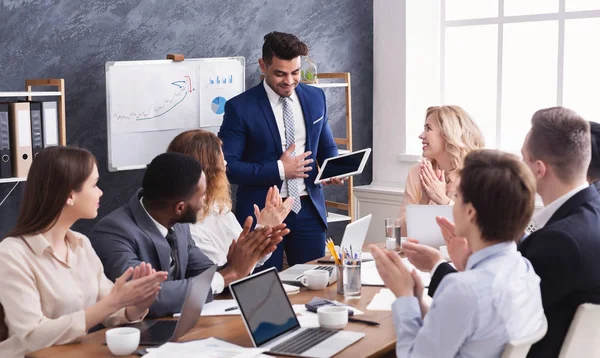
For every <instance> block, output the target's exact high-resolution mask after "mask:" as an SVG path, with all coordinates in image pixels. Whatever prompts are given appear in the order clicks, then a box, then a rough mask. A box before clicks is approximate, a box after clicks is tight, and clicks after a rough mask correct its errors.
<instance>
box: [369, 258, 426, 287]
mask: <svg viewBox="0 0 600 358" xmlns="http://www.w3.org/2000/svg"><path fill="white" fill-rule="evenodd" d="M402 263H404V264H405V265H406V267H407V268H408V269H409V270H410V271H412V269H414V268H415V267H414V266H413V265H412V264H411V263H410V262H409V261H408V259H406V258H403V259H402ZM417 273H418V274H419V276H420V277H421V281H423V285H424V286H425V287H429V283H430V282H431V275H430V274H429V272H422V271H419V270H417ZM360 279H361V283H362V284H363V285H365V286H385V285H384V284H383V280H382V279H381V277H380V276H379V272H377V267H375V261H369V262H363V264H362V267H361V272H360Z"/></svg>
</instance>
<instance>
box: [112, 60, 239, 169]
mask: <svg viewBox="0 0 600 358" xmlns="http://www.w3.org/2000/svg"><path fill="white" fill-rule="evenodd" d="M105 70H106V118H107V126H106V128H107V137H108V170H110V171H119V170H131V169H142V168H145V167H146V165H147V164H148V163H150V161H152V159H153V158H154V157H156V156H157V155H158V154H160V153H163V152H165V151H166V149H167V146H168V145H169V143H170V142H171V140H173V138H175V136H177V135H178V134H179V133H181V132H184V131H186V130H189V129H195V128H203V129H206V130H210V131H212V132H215V133H216V132H217V131H218V129H219V127H220V126H221V123H222V121H223V112H224V109H225V102H226V101H228V100H229V99H231V98H232V97H234V96H236V95H238V94H240V93H242V92H244V90H245V59H244V57H222V58H221V57H220V58H198V59H186V60H184V61H182V62H173V61H172V60H157V61H119V62H107V63H106V66H105Z"/></svg>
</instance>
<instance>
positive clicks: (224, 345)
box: [144, 337, 266, 358]
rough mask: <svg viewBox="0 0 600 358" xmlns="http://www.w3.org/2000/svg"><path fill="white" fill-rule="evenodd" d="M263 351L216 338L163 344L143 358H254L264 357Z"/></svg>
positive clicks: (151, 349)
mask: <svg viewBox="0 0 600 358" xmlns="http://www.w3.org/2000/svg"><path fill="white" fill-rule="evenodd" d="M265 351H266V350H265V349H261V348H244V347H240V346H238V345H235V344H232V343H229V342H225V341H222V340H220V339H216V338H212V337H211V338H207V339H202V340H198V341H190V342H184V343H165V344H163V345H162V346H160V347H158V348H148V354H146V355H144V357H145V358H162V357H178V358H188V357H189V358H192V357H199V353H200V352H202V353H201V356H202V357H204V358H254V357H264V355H263V354H262V353H263V352H265Z"/></svg>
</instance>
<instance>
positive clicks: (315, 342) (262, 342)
mask: <svg viewBox="0 0 600 358" xmlns="http://www.w3.org/2000/svg"><path fill="white" fill-rule="evenodd" d="M229 289H230V291H231V294H232V295H233V297H234V298H235V300H236V301H237V304H238V307H239V308H240V311H241V313H242V319H243V321H244V325H245V326H246V329H247V330H248V334H249V335H250V338H251V339H252V344H254V346H255V347H258V348H263V349H267V351H268V352H269V353H272V354H278V355H288V356H296V357H316V358H328V357H331V356H333V355H335V354H337V353H338V352H340V351H342V350H344V348H346V347H348V346H350V345H352V344H353V343H355V342H357V341H358V340H360V339H361V338H363V337H364V336H365V334H364V333H362V332H350V331H339V330H328V329H322V328H302V327H300V323H299V322H298V319H297V318H296V314H295V313H294V310H293V308H292V304H291V303H290V301H289V299H288V297H287V295H286V294H285V291H284V290H283V286H282V284H281V281H280V280H279V276H278V275H277V271H276V270H275V268H271V269H268V270H265V271H262V272H260V273H257V274H254V275H252V276H248V277H245V278H243V279H241V280H238V281H235V282H233V283H231V284H230V285H229Z"/></svg>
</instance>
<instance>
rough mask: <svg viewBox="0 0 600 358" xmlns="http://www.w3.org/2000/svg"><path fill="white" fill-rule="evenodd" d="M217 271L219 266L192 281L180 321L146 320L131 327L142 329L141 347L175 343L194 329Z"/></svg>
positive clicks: (212, 267)
mask: <svg viewBox="0 0 600 358" xmlns="http://www.w3.org/2000/svg"><path fill="white" fill-rule="evenodd" d="M216 270H217V266H216V265H213V266H211V267H209V268H208V269H206V270H204V272H202V273H201V274H200V275H198V276H196V277H194V278H192V279H191V282H190V283H189V286H188V291H187V294H186V296H185V302H184V303H183V308H182V310H181V316H180V317H179V319H177V320H144V321H142V322H140V323H135V324H132V325H130V326H131V327H136V328H139V329H140V331H141V335H140V345H148V346H157V345H161V344H163V343H166V342H174V341H176V340H178V339H179V338H181V337H182V336H183V335H184V334H186V333H187V332H188V331H189V330H190V329H192V328H193V327H194V326H195V325H196V323H198V319H199V318H200V313H201V312H202V307H204V302H206V298H207V297H208V293H209V291H210V289H211V288H210V283H211V282H212V279H213V276H214V275H215V272H216Z"/></svg>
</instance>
